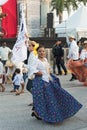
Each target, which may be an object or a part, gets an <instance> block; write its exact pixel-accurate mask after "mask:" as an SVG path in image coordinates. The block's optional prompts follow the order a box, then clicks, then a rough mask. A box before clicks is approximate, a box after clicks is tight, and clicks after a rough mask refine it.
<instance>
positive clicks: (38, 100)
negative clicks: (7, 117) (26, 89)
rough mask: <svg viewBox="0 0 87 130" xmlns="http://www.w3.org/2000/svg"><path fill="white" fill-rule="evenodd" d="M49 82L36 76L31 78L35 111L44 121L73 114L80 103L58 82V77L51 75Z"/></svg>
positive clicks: (58, 119)
mask: <svg viewBox="0 0 87 130" xmlns="http://www.w3.org/2000/svg"><path fill="white" fill-rule="evenodd" d="M51 77H52V79H53V80H51V81H50V82H49V83H48V82H45V81H43V80H42V77H40V76H36V77H35V78H34V79H33V82H32V83H33V88H32V93H33V102H34V107H35V111H36V112H37V113H38V115H39V116H40V117H41V118H42V119H43V120H44V121H46V122H52V123H55V122H61V121H63V120H64V119H66V118H69V117H71V116H73V115H74V114H75V113H77V112H78V111H79V109H80V108H81V107H82V105H81V104H80V103H79V102H78V101H77V100H76V99H75V98H74V97H73V96H72V95H70V94H69V93H68V92H67V91H65V90H64V89H63V88H62V87H61V84H60V81H59V79H58V78H57V77H56V76H54V75H51Z"/></svg>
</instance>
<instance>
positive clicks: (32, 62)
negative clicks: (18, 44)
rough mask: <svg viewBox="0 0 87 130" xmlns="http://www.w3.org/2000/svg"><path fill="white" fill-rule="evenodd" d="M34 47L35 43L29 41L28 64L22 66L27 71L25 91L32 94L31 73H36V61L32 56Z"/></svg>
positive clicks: (33, 55)
mask: <svg viewBox="0 0 87 130" xmlns="http://www.w3.org/2000/svg"><path fill="white" fill-rule="evenodd" d="M34 47H35V42H33V41H29V44H28V51H29V52H30V54H29V57H28V64H24V67H25V68H27V70H28V82H27V85H26V89H27V90H28V91H29V92H30V93H31V94H32V79H33V76H34V75H33V73H34V72H35V71H36V70H35V67H34V66H35V64H36V62H37V61H36V59H37V57H36V56H35V54H34ZM31 105H33V104H32V103H31V104H29V106H31Z"/></svg>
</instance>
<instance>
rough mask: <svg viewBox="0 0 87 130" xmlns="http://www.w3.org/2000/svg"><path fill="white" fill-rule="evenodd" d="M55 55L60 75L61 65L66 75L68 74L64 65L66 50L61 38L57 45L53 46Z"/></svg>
mask: <svg viewBox="0 0 87 130" xmlns="http://www.w3.org/2000/svg"><path fill="white" fill-rule="evenodd" d="M52 52H53V55H54V57H55V59H56V65H57V68H58V75H62V71H61V67H62V69H63V70H64V72H65V75H67V69H66V67H65V65H64V50H63V48H62V46H61V40H60V39H59V40H58V41H57V42H56V43H55V45H54V46H53V50H52Z"/></svg>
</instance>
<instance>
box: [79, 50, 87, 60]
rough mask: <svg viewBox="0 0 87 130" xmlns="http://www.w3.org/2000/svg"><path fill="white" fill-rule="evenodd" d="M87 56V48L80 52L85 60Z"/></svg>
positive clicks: (81, 57)
mask: <svg viewBox="0 0 87 130" xmlns="http://www.w3.org/2000/svg"><path fill="white" fill-rule="evenodd" d="M86 58H87V50H85V49H83V50H82V51H81V54H80V59H81V60H85V59H86Z"/></svg>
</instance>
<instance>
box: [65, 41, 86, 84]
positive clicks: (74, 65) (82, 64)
mask: <svg viewBox="0 0 87 130" xmlns="http://www.w3.org/2000/svg"><path fill="white" fill-rule="evenodd" d="M67 67H68V69H69V70H70V71H71V72H72V73H73V74H74V75H75V76H76V78H77V79H78V80H79V81H80V82H83V85H84V86H87V40H86V41H84V43H83V49H82V51H81V54H80V59H79V60H77V61H73V60H72V59H70V60H69V61H68V62H67Z"/></svg>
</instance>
